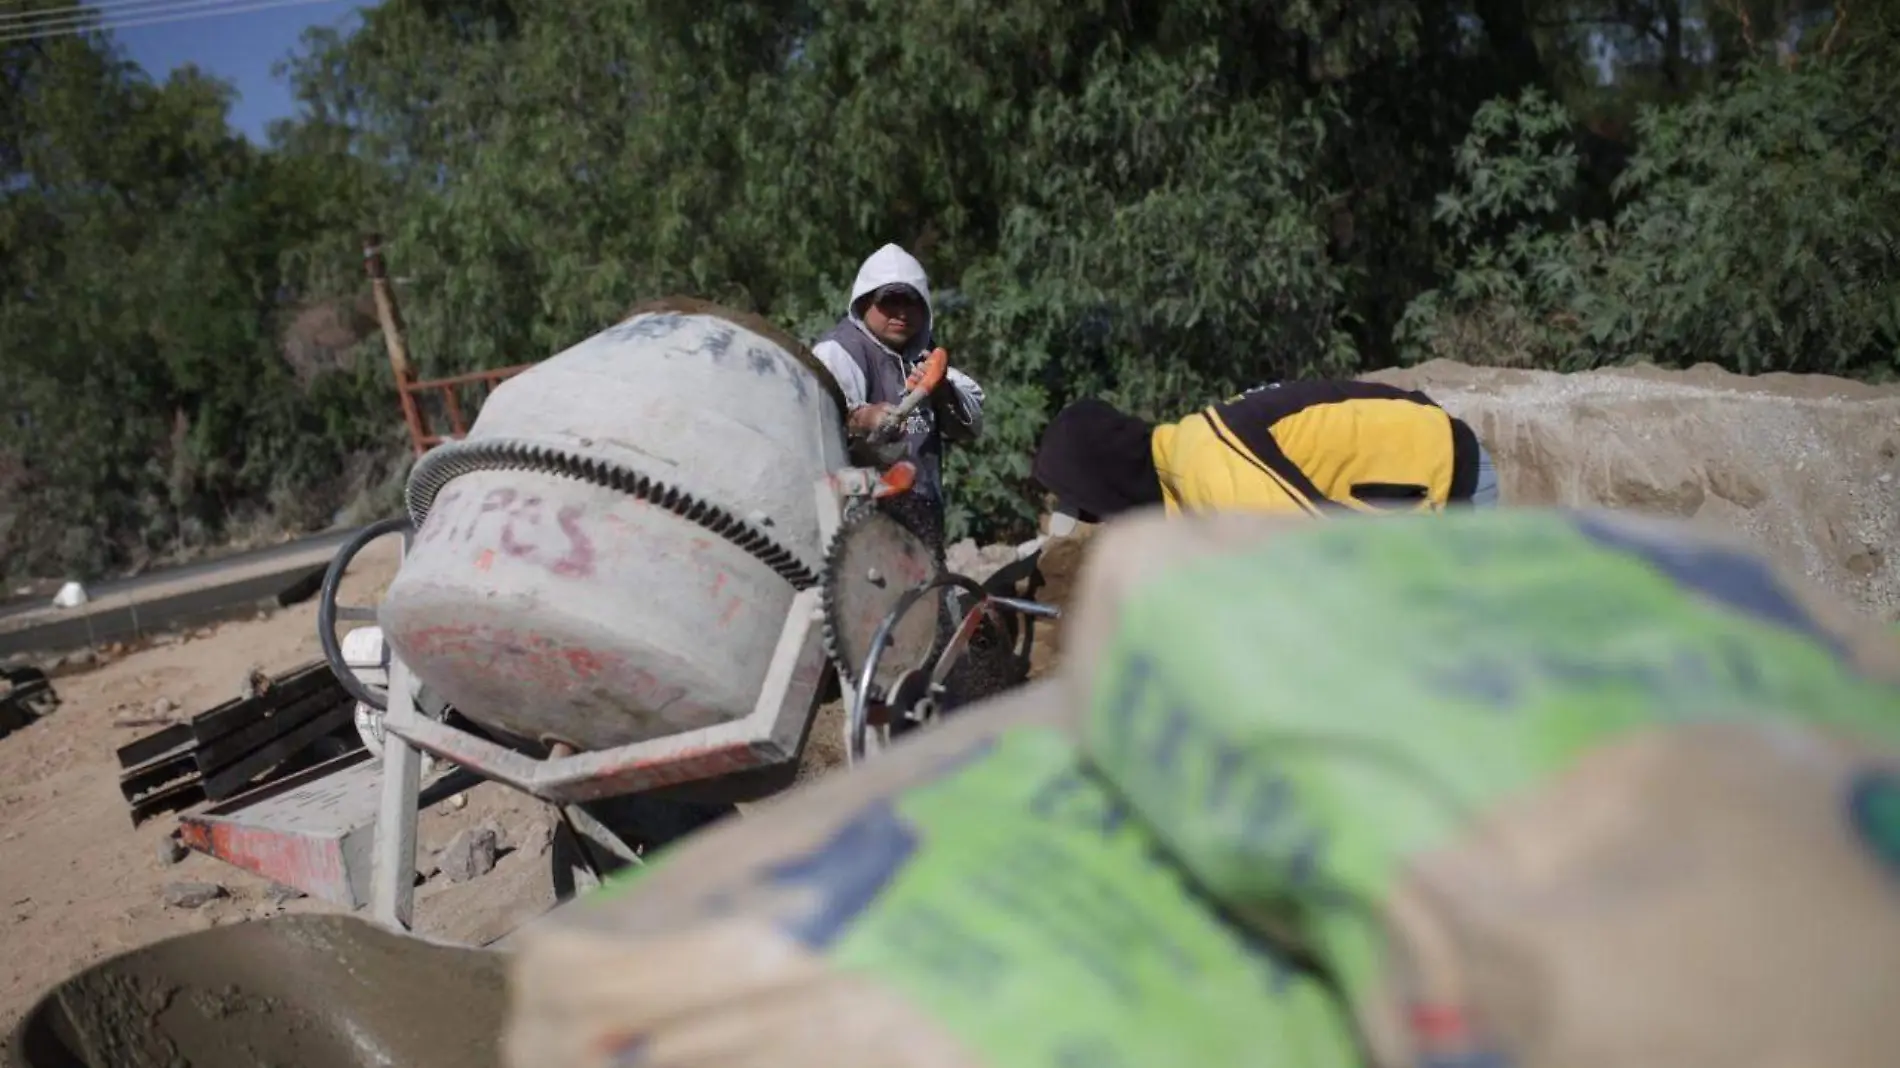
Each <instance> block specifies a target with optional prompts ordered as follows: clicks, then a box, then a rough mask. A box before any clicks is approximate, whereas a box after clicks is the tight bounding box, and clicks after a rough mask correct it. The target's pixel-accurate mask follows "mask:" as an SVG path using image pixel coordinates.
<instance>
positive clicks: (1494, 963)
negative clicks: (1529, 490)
mask: <svg viewBox="0 0 1900 1068" xmlns="http://www.w3.org/2000/svg"><path fill="white" fill-rule="evenodd" d="M1069 628H1070V631H1069V635H1068V637H1069V641H1068V643H1067V649H1066V655H1067V659H1066V661H1065V663H1064V665H1063V670H1064V673H1065V677H1064V679H1063V684H1064V685H1066V686H1068V687H1070V689H1071V694H1072V700H1073V701H1074V703H1075V704H1076V705H1077V706H1078V708H1079V709H1080V710H1081V712H1082V715H1083V721H1082V724H1081V733H1082V737H1083V747H1084V750H1085V753H1086V756H1087V759H1088V760H1089V762H1090V763H1091V764H1092V765H1093V766H1095V767H1096V768H1097V769H1098V770H1099V772H1100V774H1101V775H1102V777H1103V778H1104V779H1105V780H1106V781H1108V782H1109V783H1110V784H1111V785H1112V788H1113V789H1114V790H1115V791H1116V792H1117V793H1118V795H1119V796H1121V797H1122V798H1124V799H1125V800H1126V801H1127V802H1128V804H1129V805H1130V807H1131V808H1132V809H1133V810H1134V812H1135V814H1136V817H1137V818H1138V819H1139V820H1140V821H1141V822H1143V823H1144V824H1145V825H1146V826H1147V827H1149V828H1150V829H1151V831H1152V833H1153V834H1154V835H1155V836H1156V837H1157V838H1158V839H1159V840H1160V841H1162V842H1164V843H1165V846H1166V849H1167V850H1168V852H1169V853H1170V854H1171V855H1172V856H1173V857H1175V858H1176V859H1177V860H1178V861H1179V862H1180V863H1181V864H1182V865H1183V866H1184V867H1185V868H1186V869H1187V870H1188V871H1189V872H1190V873H1191V876H1192V878H1193V880H1194V881H1195V882H1196V883H1197V884H1198V885H1199V886H1201V887H1202V888H1203V889H1204V890H1205V891H1206V892H1207V893H1208V894H1209V895H1210V896H1212V897H1214V898H1216V899H1218V900H1219V901H1221V902H1222V903H1223V904H1224V905H1225V906H1226V907H1227V909H1228V911H1229V912H1230V913H1231V914H1233V915H1235V916H1236V917H1238V918H1239V919H1240V921H1241V922H1242V923H1244V924H1246V925H1248V926H1249V927H1250V928H1252V929H1254V930H1257V931H1261V932H1265V933H1268V934H1270V935H1272V936H1273V937H1274V938H1275V939H1276V941H1279V942H1281V943H1284V944H1287V945H1289V946H1291V947H1293V948H1294V949H1296V950H1297V951H1299V953H1300V954H1301V955H1302V956H1303V957H1304V958H1305V959H1311V960H1313V961H1315V962H1316V964H1317V966H1318V967H1319V968H1320V969H1321V970H1323V971H1325V972H1328V973H1330V974H1332V975H1334V976H1336V977H1337V978H1338V980H1339V982H1340V985H1341V987H1342V988H1343V990H1344V992H1345V995H1346V997H1347V998H1348V1000H1349V1001H1350V1002H1351V1005H1352V1008H1353V1010H1354V1014H1355V1019H1356V1021H1357V1022H1358V1024H1359V1025H1360V1026H1361V1028H1362V1029H1363V1032H1364V1034H1365V1036H1366V1039H1367V1043H1368V1046H1369V1047H1370V1049H1371V1050H1372V1052H1373V1055H1374V1057H1375V1059H1376V1060H1377V1061H1379V1062H1381V1063H1383V1064H1386V1065H1393V1066H1396V1065H1439V1064H1445V1065H1448V1064H1454V1063H1455V1064H1459V1065H1474V1064H1485V1065H1506V1064H1508V1065H1512V1066H1514V1068H1530V1066H1551V1068H1557V1066H1565V1068H1570V1066H1575V1065H1582V1064H1591V1065H1597V1066H1599V1068H1612V1066H1629V1068H1649V1066H1654V1065H1670V1066H1671V1068H1689V1066H1701V1065H1708V1066H1711V1068H1714V1066H1721V1068H1739V1066H1747V1065H1762V1066H1770V1065H1772V1066H1784V1065H1792V1064H1814V1065H1819V1064H1826V1065H1830V1066H1831V1068H1849V1066H1863V1065H1865V1066H1870V1068H1871V1066H1873V1065H1876V1064H1889V1063H1891V1062H1892V1059H1893V1051H1894V1050H1895V1049H1900V1013H1896V1012H1894V1011H1893V1007H1894V1006H1896V1005H1900V777H1897V771H1900V757H1897V756H1896V754H1900V689H1896V679H1897V678H1900V670H1897V668H1900V655H1897V652H1900V651H1897V650H1896V646H1895V643H1894V641H1893V639H1892V637H1891V636H1890V635H1887V634H1884V633H1882V628H1879V627H1875V626H1872V625H1862V624H1857V623H1856V622H1855V621H1854V620H1853V619H1852V617H1849V616H1847V615H1845V614H1844V613H1843V612H1842V611H1841V610H1839V609H1838V608H1836V607H1833V606H1829V605H1826V604H1823V603H1820V602H1818V601H1817V600H1816V599H1815V598H1814V597H1813V596H1811V595H1810V593H1809V592H1808V591H1807V590H1805V589H1804V588H1803V587H1801V586H1800V585H1799V584H1797V583H1794V582H1792V581H1790V580H1788V579H1787V578H1786V577H1785V576H1783V575H1780V574H1778V573H1777V572H1776V571H1775V570H1774V569H1772V568H1770V567H1768V566H1766V565H1764V564H1763V563H1762V562H1761V561H1760V560H1759V559H1757V558H1756V557H1754V556H1751V555H1749V554H1747V553H1746V552H1743V551H1741V550H1739V549H1737V548H1736V547H1734V546H1733V545H1731V544H1728V543H1725V542H1723V541H1720V540H1716V539H1713V538H1711V537H1710V536H1708V535H1706V534H1703V533H1700V532H1698V531H1696V530H1694V529H1692V528H1686V527H1682V526H1676V525H1658V524H1656V523H1655V522H1652V521H1642V520H1634V519H1629V518H1618V517H1611V516H1607V515H1591V514H1564V513H1557V512H1541V511H1526V510H1505V511H1498V512H1477V513H1462V514H1457V515H1447V516H1442V517H1422V518H1418V519H1411V518H1392V519H1384V520H1381V521H1379V522H1353V521H1345V522H1332V523H1310V522H1309V523H1304V524H1299V523H1288V522H1286V521H1276V520H1273V519H1268V518H1265V517H1255V516H1240V515H1227V516H1219V517H1212V518H1207V519H1202V520H1195V521H1183V520H1164V519H1161V518H1159V517H1156V516H1145V517H1132V518H1130V519H1129V520H1126V521H1124V522H1122V523H1119V524H1113V525H1111V526H1110V527H1109V528H1108V529H1106V530H1104V532H1103V533H1102V535H1101V536H1100V537H1098V538H1097V540H1096V544H1095V546H1094V547H1093V551H1092V552H1091V555H1090V558H1089V561H1088V563H1087V565H1086V566H1085V568H1084V573H1083V576H1082V580H1081V592H1080V597H1079V612H1078V614H1077V615H1076V617H1075V618H1072V619H1071V620H1070V622H1069Z"/></svg>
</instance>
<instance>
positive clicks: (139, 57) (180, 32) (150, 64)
mask: <svg viewBox="0 0 1900 1068" xmlns="http://www.w3.org/2000/svg"><path fill="white" fill-rule="evenodd" d="M378 2H380V0H367V2H365V0H317V2H314V3H300V4H292V5H289V6H285V7H275V8H267V9H265V10H262V11H240V12H232V13H229V14H224V13H220V14H218V15H215V16H212V17H210V18H199V19H181V20H179V21H176V22H166V23H160V24H158V25H152V26H129V27H126V28H124V29H119V30H114V31H113V35H114V36H115V37H117V38H118V40H119V44H120V45H122V46H123V47H124V48H125V51H126V55H127V56H128V57H129V58H130V59H132V60H133V61H134V62H136V63H137V64H138V65H139V66H141V67H144V68H145V69H146V71H147V72H149V73H150V74H151V76H152V78H153V79H154V80H156V81H163V80H164V79H165V76H166V75H168V74H170V73H171V72H172V71H173V70H174V69H176V68H178V67H181V66H183V65H185V64H187V63H196V64H197V65H198V66H199V67H200V68H201V69H203V70H204V71H206V72H207V73H209V74H213V75H216V76H217V77H219V78H223V79H224V80H226V81H228V82H231V83H232V84H233V85H235V86H236V87H237V91H238V93H239V99H238V100H237V102H236V103H234V104H232V105H231V124H232V125H233V126H235V127H237V128H238V129H239V130H241V131H242V132H243V133H244V134H245V135H246V136H247V137H249V138H250V139H251V140H253V141H256V142H258V143H259V144H262V143H263V141H264V132H265V128H266V127H268V126H269V125H270V122H271V120H272V119H281V118H286V117H288V116H289V115H291V114H292V113H293V112H294V111H295V109H296V105H295V103H294V102H293V101H292V100H291V98H290V87H289V85H287V84H285V83H284V82H283V81H280V80H279V79H276V78H273V77H271V66H272V65H273V64H275V63H276V62H277V61H278V60H280V59H283V58H284V57H285V56H287V55H289V54H290V53H291V52H292V51H293V50H295V49H296V47H297V38H298V36H299V35H300V34H302V33H303V31H304V28H305V27H308V26H332V25H337V24H339V23H345V22H353V21H354V15H355V13H356V11H357V10H358V9H359V8H365V7H374V6H375V5H376V3H378ZM245 6H249V5H245ZM107 21H108V23H109V22H110V21H111V18H110V14H109V13H108V17H107Z"/></svg>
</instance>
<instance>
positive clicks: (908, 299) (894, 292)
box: [871, 286, 924, 312]
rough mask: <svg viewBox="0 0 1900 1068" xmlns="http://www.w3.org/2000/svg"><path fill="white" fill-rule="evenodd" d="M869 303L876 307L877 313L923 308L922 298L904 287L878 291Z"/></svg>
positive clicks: (892, 287)
mask: <svg viewBox="0 0 1900 1068" xmlns="http://www.w3.org/2000/svg"><path fill="white" fill-rule="evenodd" d="M871 303H872V304H875V305H877V308H878V310H879V311H884V312H893V311H916V310H917V309H919V308H922V307H923V306H924V302H923V298H921V297H919V296H918V295H917V294H916V293H915V292H914V291H912V290H911V289H909V288H908V287H905V286H891V287H889V288H886V289H880V290H878V291H877V294H876V295H875V296H873V297H872V298H871Z"/></svg>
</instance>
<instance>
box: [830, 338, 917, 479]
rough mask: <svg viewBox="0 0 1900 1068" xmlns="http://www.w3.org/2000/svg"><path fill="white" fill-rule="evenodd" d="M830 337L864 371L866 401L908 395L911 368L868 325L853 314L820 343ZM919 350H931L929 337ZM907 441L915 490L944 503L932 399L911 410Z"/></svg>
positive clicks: (892, 399)
mask: <svg viewBox="0 0 1900 1068" xmlns="http://www.w3.org/2000/svg"><path fill="white" fill-rule="evenodd" d="M826 341H835V342H837V343H838V345H839V347H841V348H843V349H844V351H846V352H848V353H850V354H851V359H852V361H853V362H854V363H856V364H857V365H858V370H859V371H861V372H863V373H864V401H865V403H866V404H896V403H897V402H898V401H900V400H902V399H903V398H904V379H905V378H907V377H909V375H910V371H909V369H908V368H905V367H902V366H900V364H899V361H898V360H897V359H896V358H894V357H893V356H892V355H891V352H890V350H889V349H886V348H885V347H884V346H882V345H879V344H878V343H877V342H876V341H873V340H872V339H871V336H870V335H869V334H867V333H865V332H864V328H862V327H860V326H858V325H857V324H856V323H854V322H852V321H851V320H850V319H849V318H846V319H841V320H839V322H838V325H837V326H834V327H832V328H831V331H830V332H829V333H827V334H825V336H824V337H821V338H819V339H818V343H822V342H826ZM919 351H922V352H929V351H930V343H929V341H928V340H927V339H926V341H925V343H924V345H923V347H922V348H921V349H920V350H919ZM904 443H905V445H906V446H907V447H908V449H909V451H910V461H911V463H913V464H916V465H917V484H916V486H915V488H913V489H912V490H911V493H912V494H915V495H917V496H920V497H923V498H925V499H927V500H929V501H930V502H932V507H933V508H934V507H938V506H940V505H941V503H942V501H943V435H942V434H939V433H938V432H937V412H936V409H934V408H932V407H931V405H930V402H928V401H926V402H924V403H923V404H920V405H918V406H917V407H916V409H915V410H913V411H912V412H911V413H910V419H909V421H908V422H906V423H905V424H904Z"/></svg>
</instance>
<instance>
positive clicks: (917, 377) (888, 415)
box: [871, 348, 950, 441]
mask: <svg viewBox="0 0 1900 1068" xmlns="http://www.w3.org/2000/svg"><path fill="white" fill-rule="evenodd" d="M949 371H950V353H949V351H948V350H946V349H942V348H936V349H932V350H931V351H930V355H929V356H926V357H925V358H924V362H922V363H920V364H918V365H917V369H916V370H914V371H912V372H911V373H910V377H909V378H908V379H906V380H905V381H904V385H905V386H906V387H907V388H906V389H905V391H904V396H903V399H902V400H899V401H898V402H897V403H896V404H895V405H892V406H891V409H890V411H888V412H885V413H884V419H883V421H881V422H880V423H878V426H877V430H876V431H875V432H874V433H873V434H872V435H871V440H872V441H887V440H889V439H890V438H891V437H893V436H895V434H896V432H897V428H898V427H899V426H901V425H902V424H903V422H904V419H905V417H906V416H908V415H910V413H911V412H912V411H914V410H915V409H916V408H917V406H918V405H919V404H922V403H923V402H924V401H925V400H926V399H927V398H928V397H929V396H930V395H931V394H932V393H934V392H936V390H937V387H938V386H940V385H942V384H943V378H944V375H946V374H948V373H949Z"/></svg>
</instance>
